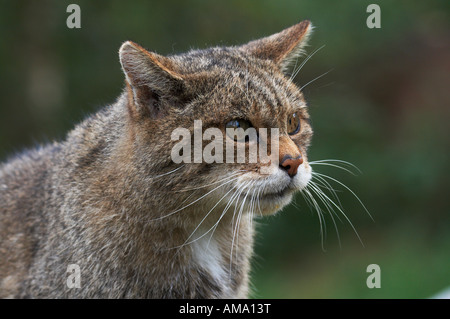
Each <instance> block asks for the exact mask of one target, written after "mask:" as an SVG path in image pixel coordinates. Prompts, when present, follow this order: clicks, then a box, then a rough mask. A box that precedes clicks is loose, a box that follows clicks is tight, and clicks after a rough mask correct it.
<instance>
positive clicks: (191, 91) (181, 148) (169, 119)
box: [120, 21, 312, 215]
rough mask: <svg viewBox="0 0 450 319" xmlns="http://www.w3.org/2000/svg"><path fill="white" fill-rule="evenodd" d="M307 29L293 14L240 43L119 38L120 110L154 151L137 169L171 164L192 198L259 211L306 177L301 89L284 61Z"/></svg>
mask: <svg viewBox="0 0 450 319" xmlns="http://www.w3.org/2000/svg"><path fill="white" fill-rule="evenodd" d="M310 30H311V25H310V23H309V22H308V21H303V22H301V23H299V24H297V25H294V26H293V27H291V28H288V29H286V30H284V31H282V32H280V33H277V34H274V35H272V36H269V37H266V38H263V39H260V40H256V41H252V42H250V43H248V44H246V45H243V46H239V47H227V48H212V49H207V50H196V51H191V52H188V53H185V54H181V55H176V56H171V57H163V56H160V55H157V54H155V53H151V52H148V51H146V50H145V49H143V48H142V47H140V46H138V45H137V44H134V43H131V42H126V43H125V44H124V45H123V46H122V48H121V50H120V59H121V63H122V67H123V70H124V72H125V75H126V79H127V90H128V110H129V116H130V119H131V120H132V122H133V123H134V124H133V125H134V126H136V127H138V129H136V132H137V134H139V135H141V138H140V139H139V140H141V141H144V142H143V143H141V144H140V146H139V147H140V148H141V151H142V153H143V154H145V153H146V152H147V153H151V152H153V156H157V159H158V160H157V161H155V162H153V163H151V164H150V163H148V164H147V165H149V167H148V170H147V171H155V170H156V171H159V172H161V171H170V169H177V170H178V168H179V169H180V171H179V173H180V174H178V175H177V176H178V178H179V180H178V181H177V182H175V183H174V185H173V186H174V187H178V188H179V189H180V191H182V190H189V189H197V190H200V192H199V194H198V195H197V199H198V198H202V196H205V199H204V201H205V202H210V203H215V205H220V206H225V208H228V209H231V208H233V209H236V208H238V209H240V210H241V211H249V210H250V211H252V212H253V213H255V214H261V215H266V214H272V213H274V212H276V211H278V210H280V209H281V208H282V207H284V206H285V205H287V204H289V202H290V201H291V199H292V196H293V194H294V193H295V192H296V191H298V190H301V189H302V188H304V187H305V186H306V185H307V183H308V181H309V180H310V179H311V167H310V166H309V165H308V159H307V148H308V146H309V144H310V140H311V137H312V129H311V126H310V121H309V115H308V112H307V107H306V102H305V100H304V98H303V95H302V93H301V92H300V90H299V89H298V88H297V86H296V85H295V84H293V83H292V81H291V80H290V79H289V78H288V77H287V76H286V75H285V74H284V71H285V70H286V68H287V67H288V65H289V63H290V62H291V61H292V60H295V58H296V57H297V56H298V55H299V53H300V51H301V49H302V47H303V46H304V45H305V41H306V39H307V37H308V34H309V32H310ZM199 125H200V126H199ZM177 129H178V131H176V130H177ZM243 130H247V132H250V131H251V132H255V133H254V134H253V135H245V134H244V135H242V134H243ZM252 130H253V131H252ZM174 132H175V133H174ZM176 132H179V134H178V133H176ZM231 133H233V134H231ZM174 137H175V138H174ZM155 141H158V142H157V143H155ZM262 148H264V149H265V153H264V152H263V151H261V149H262ZM174 149H176V150H177V152H178V153H177V152H174ZM239 149H241V150H244V153H243V154H244V155H243V157H242V156H241V157H240V158H239V156H238V155H239V154H241V153H239ZM255 152H256V154H255ZM156 154H158V155H156ZM174 154H176V155H179V157H178V158H176V159H175V158H174V156H173V155H174ZM168 155H170V156H168ZM241 155H242V154H241ZM265 155H267V156H266V157H264V156H265ZM208 156H209V158H208ZM211 159H212V160H211ZM263 159H266V160H263ZM180 165H182V167H181V166H180ZM177 167H178V168H177ZM180 176H182V178H180ZM180 193H182V192H180ZM206 195H208V196H206ZM180 196H181V195H180ZM225 208H224V209H223V211H225Z"/></svg>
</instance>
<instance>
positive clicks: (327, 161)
mask: <svg viewBox="0 0 450 319" xmlns="http://www.w3.org/2000/svg"><path fill="white" fill-rule="evenodd" d="M330 162H335V163H342V164H345V165H347V166H350V167H352V168H354V169H356V170H357V171H358V173H359V174H362V172H361V170H360V169H359V168H358V166H356V165H355V164H353V163H350V162H347V161H343V160H339V159H324V160H317V161H311V162H309V164H316V163H330Z"/></svg>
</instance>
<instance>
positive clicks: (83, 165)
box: [0, 21, 312, 298]
mask: <svg viewBox="0 0 450 319" xmlns="http://www.w3.org/2000/svg"><path fill="white" fill-rule="evenodd" d="M311 28H312V27H311V24H310V22H309V21H303V22H300V23H298V24H296V25H294V26H292V27H290V28H287V29H285V30H283V31H281V32H279V33H276V34H273V35H271V36H268V37H265V38H262V39H258V40H254V41H251V42H249V43H247V44H244V45H241V46H235V47H215V48H209V49H204V50H192V51H190V52H187V53H184V54H178V55H173V56H167V57H166V56H161V55H158V54H156V53H152V52H149V51H147V50H145V49H144V48H142V47H141V46H139V45H137V44H135V43H133V42H125V43H124V44H123V45H122V46H121V48H120V51H119V58H120V63H121V66H122V69H123V71H124V74H125V88H124V91H123V93H122V94H121V95H120V96H119V98H118V99H117V100H116V102H115V103H114V104H112V105H108V106H106V107H104V108H103V109H101V110H100V111H98V112H97V113H96V114H93V115H91V116H89V117H88V118H86V119H85V120H84V121H83V122H82V123H80V124H79V125H77V126H76V127H75V128H74V129H73V130H72V131H71V132H70V133H69V134H68V135H67V138H66V139H65V140H64V141H61V142H55V143H53V144H49V145H45V146H42V147H39V148H36V149H33V150H29V151H26V152H24V153H22V154H20V155H18V156H16V157H14V158H13V159H11V160H10V161H8V162H6V163H4V164H3V165H1V166H0V199H1V201H0V296H1V297H4V298H5V297H12V298H244V297H247V296H248V294H249V270H250V259H251V256H252V246H253V236H254V229H253V228H254V225H253V223H252V218H253V217H254V216H257V215H269V214H274V213H275V212H277V211H279V210H280V209H281V208H283V207H284V206H285V205H287V204H289V202H290V201H291V199H292V196H293V194H294V193H295V192H296V191H298V190H301V189H302V188H304V187H306V185H307V183H308V181H309V180H310V178H311V167H310V165H309V164H308V160H307V153H306V152H307V148H308V146H309V144H310V140H311V136H312V129H311V127H310V124H309V115H308V112H307V107H306V102H305V100H304V97H303V95H302V93H301V91H300V90H299V89H298V87H297V86H296V85H295V84H294V83H293V82H292V81H291V79H289V78H288V77H287V76H286V75H285V72H286V71H287V70H288V68H289V66H290V65H291V63H292V61H294V60H295V59H296V58H297V57H298V56H299V54H301V52H302V48H303V47H304V45H305V44H306V40H307V38H308V36H309V34H310V32H311ZM199 119H201V120H202V123H203V129H206V128H208V127H215V128H219V129H221V130H222V131H223V132H224V135H223V136H227V135H226V134H225V129H226V128H227V127H243V128H246V127H255V128H278V129H279V154H275V156H276V158H278V159H279V165H275V166H273V165H272V167H271V168H270V170H269V174H261V173H260V172H261V169H262V167H263V166H264V165H263V164H261V163H252V164H249V163H222V164H217V163H205V162H202V163H181V164H177V163H174V161H173V160H172V159H171V155H170V154H171V153H170V151H171V149H172V148H173V146H174V143H175V141H173V140H172V139H171V132H172V131H173V130H174V129H175V128H177V127H183V128H187V129H189V130H191V131H192V129H193V123H194V120H199ZM226 138H230V137H226ZM233 142H234V143H235V144H238V143H244V145H245V147H248V145H247V144H248V143H249V142H248V141H245V140H244V141H238V140H237V141H233ZM70 265H77V267H78V268H79V271H80V272H79V277H78V280H79V284H78V286H76V287H72V286H70V285H69V284H68V277H70V275H71V273H70V272H68V267H69V266H70Z"/></svg>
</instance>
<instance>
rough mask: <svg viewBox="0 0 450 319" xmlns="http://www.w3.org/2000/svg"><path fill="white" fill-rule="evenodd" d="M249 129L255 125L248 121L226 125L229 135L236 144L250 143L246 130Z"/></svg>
mask: <svg viewBox="0 0 450 319" xmlns="http://www.w3.org/2000/svg"><path fill="white" fill-rule="evenodd" d="M249 127H253V125H252V124H251V123H250V122H249V121H247V120H232V121H229V122H228V123H227V124H226V125H225V128H226V129H227V130H226V131H227V135H228V136H229V137H230V138H232V139H234V140H235V141H236V142H244V141H245V142H248V140H249V136H248V134H245V130H247V129H248V128H249Z"/></svg>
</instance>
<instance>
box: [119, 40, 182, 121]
mask: <svg viewBox="0 0 450 319" xmlns="http://www.w3.org/2000/svg"><path fill="white" fill-rule="evenodd" d="M119 57H120V63H121V65H122V69H123V72H124V73H125V77H126V82H127V87H128V94H129V100H130V101H131V103H130V104H133V105H132V108H133V111H134V112H137V113H140V114H150V115H151V116H153V117H158V116H161V115H162V114H164V110H162V109H161V100H162V99H165V98H168V99H174V98H176V97H177V96H179V95H180V94H181V91H182V88H183V77H182V76H181V75H180V74H178V73H177V72H176V71H175V65H174V62H173V61H172V60H170V59H169V58H166V57H164V56H161V55H158V54H156V53H153V52H149V51H147V50H145V49H144V48H142V47H141V46H140V45H138V44H136V43H134V42H131V41H127V42H125V43H124V44H122V46H121V47H120V50H119Z"/></svg>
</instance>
